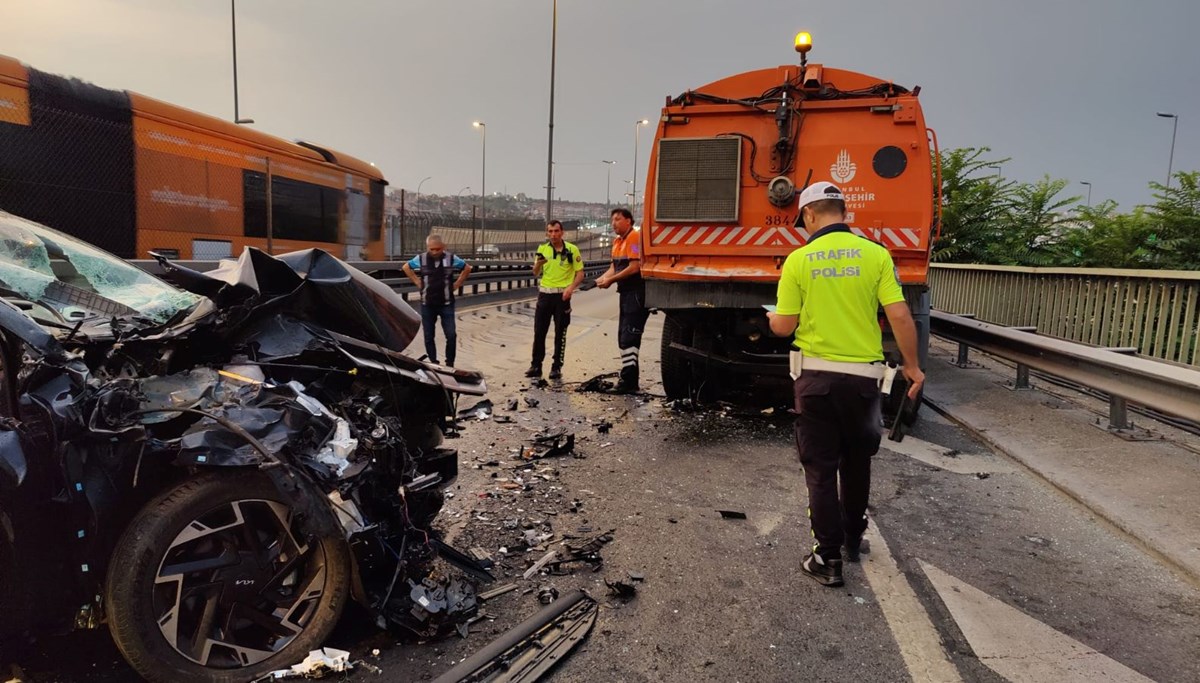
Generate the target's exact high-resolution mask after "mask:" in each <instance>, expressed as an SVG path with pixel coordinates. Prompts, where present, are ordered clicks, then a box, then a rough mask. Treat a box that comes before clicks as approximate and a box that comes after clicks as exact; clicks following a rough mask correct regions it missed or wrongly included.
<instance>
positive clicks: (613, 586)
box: [604, 579, 637, 602]
mask: <svg viewBox="0 0 1200 683" xmlns="http://www.w3.org/2000/svg"><path fill="white" fill-rule="evenodd" d="M604 585H605V586H608V590H609V591H610V592H611V593H612V594H613V595H615V596H617V597H618V598H620V599H621V600H623V601H626V602H627V601H629V600H632V599H634V598H636V597H637V586H634V585H633V584H632V583H626V582H624V581H621V580H620V579H617V580H616V581H609V580H608V579H605V580H604Z"/></svg>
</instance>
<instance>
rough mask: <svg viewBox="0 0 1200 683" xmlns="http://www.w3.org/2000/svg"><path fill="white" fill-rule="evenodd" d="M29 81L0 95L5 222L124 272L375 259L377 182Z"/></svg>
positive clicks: (240, 136)
mask: <svg viewBox="0 0 1200 683" xmlns="http://www.w3.org/2000/svg"><path fill="white" fill-rule="evenodd" d="M28 74H29V85H28V89H27V90H26V89H21V88H18V87H16V86H13V85H8V84H4V86H3V87H4V91H3V92H0V99H3V100H4V101H5V102H6V103H11V105H12V106H5V107H0V111H3V112H6V115H5V116H4V117H3V118H0V209H2V210H4V211H8V212H10V213H13V214H16V215H19V216H21V217H23V218H28V219H30V220H34V221H37V222H39V223H43V224H45V225H48V226H50V227H52V228H55V229H57V230H60V231H62V232H65V233H68V234H70V235H74V236H77V237H79V238H81V239H83V240H85V241H87V242H90V243H92V244H95V245H97V246H99V247H101V248H103V249H106V250H108V251H111V252H113V253H114V254H117V255H118V256H122V257H125V258H146V257H147V256H148V255H149V253H150V252H151V251H154V252H158V253H163V254H166V255H168V256H172V257H176V258H184V259H197V260H206V259H217V258H223V257H228V256H236V255H237V254H240V253H241V252H242V250H243V249H244V248H245V247H247V246H255V247H258V248H261V249H266V250H268V251H271V252H273V253H280V252H284V251H292V250H295V249H302V248H306V247H314V246H315V247H321V248H324V249H327V250H329V251H331V252H333V253H335V254H336V255H337V256H340V257H343V258H346V259H350V260H370V259H380V258H383V257H384V239H383V233H382V224H383V204H384V195H383V187H384V183H383V182H382V178H381V177H371V176H369V175H367V174H365V173H363V172H360V171H359V170H358V169H356V168H352V167H348V166H345V165H344V164H342V163H341V162H339V160H338V158H337V156H335V155H334V153H332V152H329V151H327V150H323V149H320V148H316V147H310V146H300V145H296V144H292V143H289V142H286V141H284V140H280V139H278V138H273V137H271V136H269V135H265V134H263V133H261V132H258V131H255V130H252V129H248V128H244V127H241V126H236V125H234V124H232V123H230V122H227V121H222V120H219V119H215V118H213V117H208V116H204V115H201V114H197V113H195V112H191V111H188V110H185V109H180V108H177V107H173V106H171V105H168V104H165V103H162V102H157V101H155V100H150V99H149V98H144V97H141V96H139V95H136V94H134V93H127V92H123V91H115V90H106V89H104V88H99V87H97V86H93V85H90V84H87V83H83V82H81V81H78V80H74V79H67V78H62V77H60V76H54V75H50V74H45V73H41V72H38V71H36V70H32V69H30V70H29V71H28ZM343 160H346V161H347V163H350V162H349V161H348V160H347V158H345V157H343ZM353 163H356V164H357V163H359V162H357V161H356V160H355V161H354V162H353Z"/></svg>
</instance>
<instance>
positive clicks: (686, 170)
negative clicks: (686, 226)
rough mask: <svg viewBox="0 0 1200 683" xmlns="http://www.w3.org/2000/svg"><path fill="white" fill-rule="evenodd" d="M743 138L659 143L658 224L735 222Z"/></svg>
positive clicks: (655, 194) (677, 140) (665, 141)
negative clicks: (664, 222)
mask: <svg viewBox="0 0 1200 683" xmlns="http://www.w3.org/2000/svg"><path fill="white" fill-rule="evenodd" d="M741 161H742V139H741V138H739V137H722V138H678V139H666V140H660V141H659V142H658V173H657V176H656V177H657V178H658V186H657V187H656V188H655V192H654V218H655V220H658V221H736V220H737V217H738V187H739V184H740V175H739V171H740V169H741Z"/></svg>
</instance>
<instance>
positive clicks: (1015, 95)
mask: <svg viewBox="0 0 1200 683" xmlns="http://www.w3.org/2000/svg"><path fill="white" fill-rule="evenodd" d="M558 5H559V8H558V12H559V20H558V68H557V97H556V111H555V159H556V161H558V162H559V163H560V164H561V165H560V166H559V169H558V172H557V177H556V183H557V185H558V188H559V190H558V192H557V195H558V196H561V197H563V198H570V199H580V200H590V201H604V199H605V166H604V165H603V164H602V163H600V160H601V159H615V160H617V161H618V165H617V166H615V167H614V168H613V172H612V196H613V200H614V203H615V202H616V201H619V198H620V197H621V195H622V193H623V192H625V189H624V187H625V185H624V183H622V182H621V181H622V180H624V179H628V178H629V177H630V169H631V168H632V165H633V154H634V149H633V146H634V145H633V143H634V122H635V121H637V120H638V119H641V118H650V119H654V118H655V117H656V116H657V114H658V113H659V111H660V109H661V107H662V104H663V98H664V96H666V95H676V94H679V93H680V92H683V91H684V90H686V89H688V88H694V87H699V86H701V85H704V84H705V83H708V82H711V81H714V80H717V79H719V78H721V77H724V76H727V75H730V74H734V73H737V72H740V71H747V70H751V69H757V68H764V67H770V66H776V65H779V64H790V63H795V62H796V61H797V55H796V54H795V52H793V50H792V44H791V43H792V36H793V35H794V33H795V31H797V30H802V29H804V30H809V31H811V32H812V33H813V36H814V43H815V48H814V50H813V52H812V54H811V55H810V60H811V61H813V62H820V63H824V64H827V65H829V66H835V67H839V68H846V69H851V70H856V71H863V72H866V73H869V74H872V75H875V76H879V77H882V78H887V79H891V80H894V81H895V82H897V83H899V84H902V85H908V86H912V85H920V86H922V92H921V100H922V102H923V103H924V108H925V116H926V119H927V122H928V124H929V125H930V126H932V127H933V128H935V129H936V130H937V131H938V134H939V137H940V140H941V144H942V146H943V147H961V146H980V145H987V146H990V147H992V149H993V150H994V151H995V155H996V156H998V157H1012V161H1011V162H1009V163H1008V164H1006V165H1005V166H1004V167H1003V173H1004V175H1005V176H1006V177H1010V178H1014V179H1022V180H1032V179H1036V178H1038V177H1040V176H1041V175H1042V174H1045V173H1049V174H1050V175H1052V176H1055V177H1062V178H1067V179H1070V180H1071V181H1072V182H1073V183H1074V184H1073V186H1072V187H1073V188H1074V189H1075V191H1077V192H1078V193H1079V194H1083V193H1084V192H1085V191H1086V188H1084V187H1082V186H1080V185H1078V184H1077V181H1080V180H1088V181H1091V182H1092V183H1093V184H1094V190H1093V202H1098V201H1099V200H1101V199H1105V198H1112V199H1116V200H1118V201H1120V202H1121V203H1122V204H1123V205H1124V206H1131V205H1132V204H1135V203H1140V202H1145V201H1148V200H1149V198H1150V193H1149V190H1148V189H1147V187H1146V183H1147V182H1148V181H1149V180H1152V179H1153V180H1158V181H1159V182H1162V181H1163V180H1165V176H1166V170H1167V156H1168V152H1169V150H1170V145H1171V121H1170V120H1168V119H1161V118H1157V117H1156V116H1155V111H1168V112H1175V113H1178V114H1180V124H1179V134H1178V141H1177V142H1176V146H1175V169H1176V170H1181V169H1182V170H1194V169H1197V168H1200V106H1198V105H1200V57H1197V53H1196V52H1195V49H1194V47H1189V46H1192V45H1194V43H1195V41H1196V37H1195V32H1196V31H1197V28H1198V27H1200V1H1197V0H1142V1H1140V2H1135V1H1134V0H1040V1H1037V0H1003V1H996V0H990V1H986V2H985V1H983V0H978V1H976V0H904V1H896V0H893V1H884V0H871V1H867V0H836V1H835V0H824V1H822V2H810V1H797V0H793V1H791V2H787V1H785V0H741V1H740V2H729V1H721V0H640V1H639V0H590V1H588V0H560V2H559V3H558ZM237 12H238V18H237V19H238V22H237V27H238V67H239V72H238V78H239V85H240V90H241V103H240V108H241V115H242V116H243V117H250V118H253V119H254V120H255V121H256V122H257V123H256V124H255V126H256V127H257V128H259V129H260V130H263V131H266V132H269V133H272V134H274V135H279V136H281V137H285V138H289V139H294V138H300V139H306V140H311V141H313V142H317V143H320V144H323V145H327V146H329V147H331V148H333V149H336V150H340V151H343V152H346V153H349V154H353V155H355V156H358V157H361V158H363V159H365V160H367V161H371V162H374V163H376V164H377V165H378V166H379V167H380V168H381V169H382V170H383V172H384V173H385V175H386V176H387V178H388V179H389V181H390V182H391V183H392V185H393V186H394V187H406V188H409V189H410V190H411V189H415V188H416V187H417V184H418V182H419V181H420V180H421V179H422V178H424V177H426V176H432V178H431V179H430V180H429V181H427V182H426V183H425V185H424V187H423V188H422V191H423V192H426V193H430V192H433V193H438V194H444V195H453V194H457V193H458V192H459V190H460V189H461V188H463V187H464V186H468V185H469V186H470V187H471V188H472V192H476V193H477V192H478V191H479V181H480V136H479V133H478V131H477V130H476V129H473V128H472V127H471V121H472V120H474V119H482V120H484V121H486V122H487V126H488V139H487V146H488V147H487V152H488V155H487V161H488V174H487V183H488V190H489V192H491V191H504V190H505V189H507V191H508V192H510V193H513V194H516V193H517V192H525V193H527V194H530V195H533V196H544V195H545V190H544V189H543V188H544V185H545V181H546V173H545V168H546V137H547V135H546V133H547V127H546V124H547V114H548V103H549V75H550V27H551V0H455V1H450V0H238V2H237ZM230 45H231V41H230V3H229V2H228V1H227V0H0V53H3V54H7V55H9V56H12V57H16V58H17V59H20V60H21V61H23V62H25V63H27V64H29V65H31V66H34V67H36V68H39V69H42V70H44V71H51V72H55V73H60V74H67V75H73V76H78V77H80V78H84V79H86V80H90V81H92V82H94V83H96V84H98V85H102V86H105V87H111V88H120V89H126V90H133V91H137V92H141V93H144V94H146V95H150V96H153V97H157V98H159V99H163V100H167V101H169V102H174V103H177V104H181V105H184V106H187V107H190V108H193V109H197V110H200V111H203V112H206V113H209V114H213V115H216V116H221V117H227V118H231V117H232V116H233V95H232V93H233V86H232V83H233V78H232V67H231V58H230ZM651 141H652V134H651V133H650V132H649V131H644V132H643V133H642V137H641V148H640V154H639V161H640V164H641V166H642V168H641V169H639V171H640V172H639V176H638V184H639V187H640V186H641V185H642V184H643V183H644V178H645V165H646V158H647V154H646V152H647V150H648V148H649V145H650V144H651Z"/></svg>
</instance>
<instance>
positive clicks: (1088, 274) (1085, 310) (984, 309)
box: [929, 263, 1200, 366]
mask: <svg viewBox="0 0 1200 683" xmlns="http://www.w3.org/2000/svg"><path fill="white" fill-rule="evenodd" d="M929 280H930V293H931V295H932V301H933V307H934V308H935V309H938V310H941V311H949V312H954V313H972V314H974V315H975V316H976V318H977V319H979V320H985V321H987V322H991V323H995V324H997V325H1004V326H1009V327H1018V326H1021V327H1024V326H1028V327H1036V328H1037V330H1038V332H1039V333H1040V334H1043V335H1048V336H1052V337H1058V338H1060V339H1069V340H1072V341H1077V342H1082V343H1084V344H1091V345H1094V346H1100V347H1122V348H1136V349H1137V351H1138V353H1140V354H1141V355H1142V356H1148V357H1151V358H1159V359H1162V360H1167V361H1172V362H1176V363H1183V364H1186V365H1193V366H1200V272H1192V271H1179V270H1120V269H1108V268H1025V267H1019V266H984V265H973V264H954V263H939V264H933V266H932V268H931V269H930V274H929Z"/></svg>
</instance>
